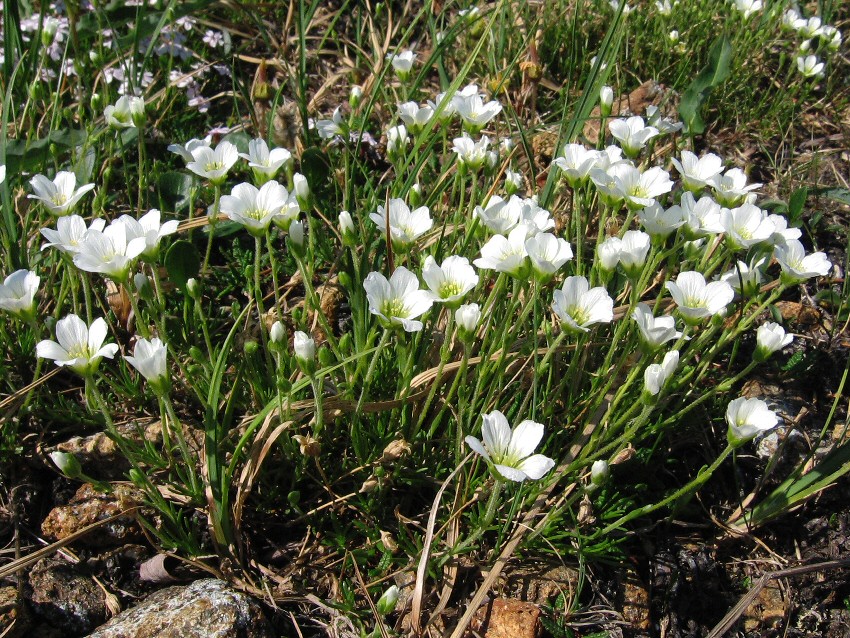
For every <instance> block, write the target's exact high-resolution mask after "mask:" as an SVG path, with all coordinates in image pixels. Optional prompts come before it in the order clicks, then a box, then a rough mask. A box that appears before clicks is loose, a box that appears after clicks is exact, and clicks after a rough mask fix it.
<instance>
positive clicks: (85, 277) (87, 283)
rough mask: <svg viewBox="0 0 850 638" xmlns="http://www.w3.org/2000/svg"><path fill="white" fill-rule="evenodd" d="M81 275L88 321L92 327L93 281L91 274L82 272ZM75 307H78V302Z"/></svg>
mask: <svg viewBox="0 0 850 638" xmlns="http://www.w3.org/2000/svg"><path fill="white" fill-rule="evenodd" d="M79 273H80V281H81V282H82V284H83V298H84V299H85V304H86V321H87V322H88V325H91V323H92V317H93V314H92V313H93V309H92V300H91V279H89V274H88V273H87V272H83V271H82V270H80V271H79ZM74 305H76V302H75V304H74Z"/></svg>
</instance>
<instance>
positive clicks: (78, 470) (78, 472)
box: [50, 450, 83, 479]
mask: <svg viewBox="0 0 850 638" xmlns="http://www.w3.org/2000/svg"><path fill="white" fill-rule="evenodd" d="M50 460H51V461H53V463H54V464H55V465H56V467H57V468H59V471H60V472H62V474H64V475H65V476H66V477H68V478H70V479H76V478H80V477H81V476H82V474H83V468H82V466H81V465H80V462H79V461H78V460H77V457H76V456H74V455H73V454H69V453H68V452H60V451H58V450H57V451H56V452H51V453H50Z"/></svg>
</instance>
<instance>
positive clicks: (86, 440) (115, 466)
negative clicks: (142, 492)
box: [45, 421, 162, 481]
mask: <svg viewBox="0 0 850 638" xmlns="http://www.w3.org/2000/svg"><path fill="white" fill-rule="evenodd" d="M118 431H119V432H120V434H121V436H123V437H125V438H127V439H129V440H130V441H133V442H134V443H139V444H141V443H142V442H143V441H142V439H143V438H144V440H145V441H148V442H150V443H154V444H156V443H159V441H161V440H162V424H161V423H160V422H159V421H153V422H152V423H149V424H148V425H147V426H145V427H144V428H143V427H142V425H141V424H137V423H130V424H127V425H121V426H118ZM53 451H59V452H67V453H69V454H73V455H75V456H76V457H77V460H78V461H79V462H80V465H82V466H83V471H84V472H85V473H86V474H88V475H89V476H92V477H94V478H97V479H103V480H107V481H108V480H118V479H122V478H124V476H125V475H126V474H127V471H128V470H129V469H130V464H129V463H128V461H127V459H126V458H124V455H123V454H121V451H120V450H119V449H118V446H117V445H116V444H115V441H113V440H112V439H111V438H109V436H108V435H107V434H106V432H98V433H96V434H91V435H89V436H75V437H74V438H72V439H68V440H67V441H65V442H64V443H60V444H58V445H56V446H55V447H51V448H47V449H46V450H45V452H47V453H48V454H49V453H50V452H53Z"/></svg>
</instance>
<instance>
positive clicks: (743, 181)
mask: <svg viewBox="0 0 850 638" xmlns="http://www.w3.org/2000/svg"><path fill="white" fill-rule="evenodd" d="M762 186H763V185H762V184H747V176H746V174H745V173H744V171H742V170H741V169H740V168H730V169H729V170H728V171H726V172H725V173H724V174H722V175H718V176H717V179H716V180H715V182H714V184H712V188H714V195H715V197H717V201H718V202H720V204H721V205H723V206H726V207H727V208H732V207H734V206H738V205H739V204H740V203H741V202H743V201H744V198H745V197H746V196H747V194H748V193H750V192H752V191H754V190H756V189H757V188H761V187H762Z"/></svg>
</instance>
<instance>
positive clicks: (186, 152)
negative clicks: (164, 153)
mask: <svg viewBox="0 0 850 638" xmlns="http://www.w3.org/2000/svg"><path fill="white" fill-rule="evenodd" d="M210 144H212V135H207V136H206V137H205V138H204V139H202V140H199V139H197V138H192V139H191V140H189V141H188V142H186V144H185V145H181V144H169V145H168V150H169V151H171V152H172V153H175V154H177V155H179V156H180V157H182V158H183V161H184V162H186V163H187V164H188V163H189V162H194V161H195V157H194V156H193V155H192V152H193V151H194V150H195V149H196V148H199V147H201V146H206V147H209V145H210Z"/></svg>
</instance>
